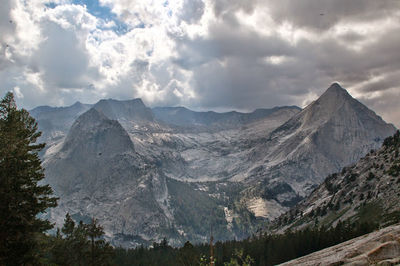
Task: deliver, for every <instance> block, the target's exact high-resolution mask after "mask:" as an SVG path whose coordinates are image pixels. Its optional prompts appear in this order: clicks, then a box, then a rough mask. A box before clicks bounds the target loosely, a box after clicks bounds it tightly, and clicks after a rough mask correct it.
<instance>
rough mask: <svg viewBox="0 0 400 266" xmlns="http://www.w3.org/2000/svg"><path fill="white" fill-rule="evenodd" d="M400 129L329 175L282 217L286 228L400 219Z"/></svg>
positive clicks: (279, 224)
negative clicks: (351, 162) (353, 161)
mask: <svg viewBox="0 0 400 266" xmlns="http://www.w3.org/2000/svg"><path fill="white" fill-rule="evenodd" d="M399 154H400V131H397V132H396V134H395V135H394V136H392V137H388V138H387V139H385V141H384V142H383V145H382V147H381V148H380V149H378V150H371V151H370V152H369V153H368V154H367V155H366V156H364V157H363V158H362V159H360V160H359V161H358V162H357V163H355V164H352V165H349V166H347V167H344V168H343V169H342V171H340V172H337V173H334V174H331V175H329V176H328V177H327V178H326V179H325V181H324V182H323V183H322V184H321V185H319V186H318V187H317V188H316V189H315V190H314V191H313V192H312V193H311V194H310V195H309V196H308V197H307V198H306V199H305V200H303V201H302V202H300V203H299V204H298V205H297V206H295V207H294V208H293V209H291V210H290V211H289V212H287V213H286V214H284V215H282V216H281V217H279V219H278V220H277V221H276V225H277V226H279V227H278V228H279V230H280V231H283V230H286V229H288V228H291V229H294V230H295V229H299V228H304V227H306V226H312V225H314V224H315V223H317V224H318V225H324V226H327V227H329V226H335V225H336V224H337V223H338V222H339V221H350V222H356V221H359V222H373V223H378V224H379V225H380V226H385V225H387V224H391V223H393V222H397V221H399V220H400V197H399V195H400V155H399Z"/></svg>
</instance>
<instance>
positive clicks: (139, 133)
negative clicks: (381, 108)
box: [30, 83, 396, 247]
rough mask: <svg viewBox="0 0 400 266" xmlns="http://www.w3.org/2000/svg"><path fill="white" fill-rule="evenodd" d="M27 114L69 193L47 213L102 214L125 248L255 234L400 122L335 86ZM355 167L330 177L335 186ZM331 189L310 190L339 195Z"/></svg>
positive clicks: (111, 236)
mask: <svg viewBox="0 0 400 266" xmlns="http://www.w3.org/2000/svg"><path fill="white" fill-rule="evenodd" d="M30 113H31V115H32V116H33V117H34V118H35V119H36V120H37V121H38V124H39V129H40V130H41V131H42V132H43V135H42V137H41V141H42V142H46V143H47V146H46V149H45V150H44V152H43V153H42V154H41V156H42V159H43V164H44V167H45V169H46V170H45V174H46V182H48V183H49V184H50V185H51V186H52V188H53V190H54V191H55V194H56V195H57V196H59V197H60V200H59V204H58V207H57V208H54V209H52V210H50V211H49V213H48V215H49V218H50V219H51V220H52V221H54V222H56V223H57V225H58V226H61V225H62V223H63V219H64V217H65V213H66V212H69V213H70V214H71V216H72V217H73V218H74V219H75V220H83V221H87V220H89V219H91V217H96V218H97V219H98V220H99V223H100V224H101V225H102V226H103V227H104V229H105V232H106V237H107V239H108V240H110V241H111V242H112V243H113V244H114V245H117V246H120V245H121V246H124V247H134V246H137V245H140V244H144V245H149V244H151V243H153V242H154V241H160V240H161V239H163V238H164V237H166V238H167V239H168V240H169V242H170V244H172V245H180V244H182V243H184V242H185V241H187V240H189V241H191V242H204V241H206V240H207V239H208V237H209V234H210V230H211V228H212V232H213V234H214V237H215V238H216V239H217V240H226V239H233V238H236V239H240V238H244V237H247V236H249V235H251V234H252V233H254V232H256V230H257V229H258V228H259V227H260V226H263V225H265V223H266V222H268V221H271V220H273V219H275V218H277V217H279V216H280V215H281V214H283V213H285V212H286V211H287V210H289V208H291V207H293V206H294V205H295V204H297V203H298V202H300V201H301V200H302V199H303V198H305V197H306V196H307V195H309V194H310V193H311V192H312V191H313V190H314V189H315V188H317V187H318V185H320V184H321V183H322V182H323V180H324V178H325V177H326V176H328V175H329V174H332V173H335V172H338V171H340V170H341V169H342V168H343V167H344V166H347V165H350V164H352V163H355V162H357V161H358V160H359V159H360V158H362V157H363V156H365V155H366V154H367V153H368V152H370V150H373V149H377V148H379V147H380V146H381V145H382V142H383V140H384V139H385V138H386V137H388V136H390V135H393V134H394V133H395V130H396V129H395V127H394V126H393V125H391V124H387V123H386V122H385V121H383V120H382V119H381V118H380V117H379V116H377V115H376V114H375V113H374V112H373V111H371V110H369V109H368V108H367V107H366V106H364V105H363V104H361V103H360V102H358V101H357V100H355V99H354V98H352V97H351V95H349V94H348V92H347V91H346V90H345V89H343V88H342V87H340V85H338V84H337V83H334V84H332V85H331V86H330V87H329V88H328V89H327V90H326V91H325V93H323V94H322V95H321V96H320V97H319V98H318V99H317V100H315V101H314V102H312V103H311V104H309V105H308V106H307V107H305V108H304V109H300V108H298V107H295V106H284V107H275V108H272V109H257V110H255V111H254V112H252V113H239V112H228V113H216V112H194V111H191V110H189V109H186V108H184V107H159V108H153V109H151V108H148V107H146V106H145V105H144V104H143V102H142V101H141V100H140V99H134V100H129V101H117V100H112V99H108V100H100V101H99V102H97V103H96V104H94V105H88V104H81V103H79V102H77V103H75V104H74V105H72V106H69V107H59V108H55V107H47V106H46V107H37V108H35V109H33V110H31V111H30ZM370 156H375V155H370ZM360 167H361V166H360ZM368 167H369V166H368ZM354 169H355V168H354ZM355 170H357V169H355ZM355 170H354V171H355ZM346 171H347V172H348V173H347V172H344V173H343V174H342V175H340V178H339V179H332V178H331V179H328V181H325V182H331V181H329V180H333V181H332V182H331V183H332V186H333V187H335V188H338V187H339V185H340V184H342V183H343V182H344V181H342V179H343V180H345V178H347V177H345V176H347V175H348V174H350V172H352V171H353V170H352V169H348V170H346ZM382 171H383V170H382ZM363 173H364V172H363ZM366 173H367V172H365V178H364V179H368V176H367V174H366ZM362 175H363V176H364V174H362ZM365 182H367V181H365ZM331 183H329V185H331ZM382 186H383V185H382ZM340 187H343V188H344V185H340ZM331 189H332V188H331ZM328 190H329V188H328V187H326V189H325V186H324V187H320V188H319V189H318V190H316V191H314V194H313V195H316V196H315V197H316V198H321V200H322V199H326V200H325V201H327V200H329V199H335V197H334V196H330V197H328V195H331V194H329V191H328ZM360 193H361V192H360ZM320 194H321V196H318V195H320ZM372 196H374V195H372ZM360 197H361V194H360ZM364 197H367V195H364ZM343 200H345V198H343ZM315 201H317V199H315ZM331 201H332V200H331ZM335 202H336V201H335ZM316 204H317V203H315V205H316ZM342 205H343V204H342ZM343 206H344V205H343ZM301 211H303V212H304V213H306V212H307V211H308V210H305V209H304V210H303V209H301ZM346 211H347V212H349V213H350V210H346ZM299 213H300V211H299ZM349 215H350V214H349ZM281 217H284V216H281ZM332 221H333V220H332Z"/></svg>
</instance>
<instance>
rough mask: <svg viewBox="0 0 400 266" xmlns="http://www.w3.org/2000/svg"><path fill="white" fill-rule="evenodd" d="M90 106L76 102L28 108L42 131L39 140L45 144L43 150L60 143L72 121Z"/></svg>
mask: <svg viewBox="0 0 400 266" xmlns="http://www.w3.org/2000/svg"><path fill="white" fill-rule="evenodd" d="M90 107H91V105H90V104H82V103H80V102H76V103H75V104H73V105H71V106H68V107H50V106H39V107H36V108H34V109H32V110H30V111H29V113H30V114H31V116H32V117H34V118H35V119H36V121H37V122H38V126H39V130H40V131H41V132H42V136H41V137H40V139H39V141H40V142H45V143H46V144H47V145H46V149H45V151H46V150H48V149H49V148H51V147H52V146H55V145H57V144H58V143H60V141H62V139H63V138H64V137H65V136H66V134H67V133H68V130H69V129H70V128H71V126H72V124H73V123H74V121H75V120H76V119H77V118H78V117H79V116H80V115H81V114H83V113H84V112H86V111H87V110H89V108H90Z"/></svg>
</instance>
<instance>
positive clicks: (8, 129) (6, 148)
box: [0, 93, 57, 265]
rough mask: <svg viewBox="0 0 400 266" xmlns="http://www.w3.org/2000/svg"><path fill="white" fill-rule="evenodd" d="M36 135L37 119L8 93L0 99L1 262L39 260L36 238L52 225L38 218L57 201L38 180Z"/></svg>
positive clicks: (40, 172)
mask: <svg viewBox="0 0 400 266" xmlns="http://www.w3.org/2000/svg"><path fill="white" fill-rule="evenodd" d="M39 137H40V132H37V123H36V121H35V120H34V119H33V118H32V117H31V116H30V115H29V113H28V112H27V111H26V110H24V109H22V110H19V109H17V106H16V104H15V101H14V96H13V94H12V93H7V94H6V96H5V97H4V98H3V99H2V100H1V102H0V202H1V204H0V265H3V264H6V265H21V264H27V263H30V264H37V263H39V261H40V257H41V255H42V254H41V253H40V252H39V249H38V247H39V243H38V238H39V237H40V234H41V233H43V232H45V231H46V230H48V229H51V228H52V225H51V224H50V222H49V221H47V220H44V219H41V218H39V214H41V213H44V212H45V211H46V209H47V208H50V207H55V206H56V205H57V198H55V197H53V196H52V193H53V192H52V189H51V188H50V186H48V185H39V184H38V183H39V181H41V180H42V179H43V178H44V173H43V168H42V166H41V161H40V159H39V156H38V152H39V151H40V150H42V149H43V148H44V144H36V140H37V139H38V138H39Z"/></svg>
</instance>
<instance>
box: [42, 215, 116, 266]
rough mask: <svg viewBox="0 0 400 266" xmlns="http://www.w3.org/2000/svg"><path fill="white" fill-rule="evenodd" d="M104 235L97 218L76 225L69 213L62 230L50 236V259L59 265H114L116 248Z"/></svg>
mask: <svg viewBox="0 0 400 266" xmlns="http://www.w3.org/2000/svg"><path fill="white" fill-rule="evenodd" d="M103 236H104V231H103V228H102V227H101V226H99V225H98V224H97V220H96V219H92V221H91V222H90V223H89V224H84V223H83V222H82V221H81V222H79V223H78V225H76V224H75V222H74V221H73V220H72V218H71V216H70V215H69V214H68V213H67V215H66V216H65V220H64V226H63V228H62V229H61V232H60V230H58V231H57V234H56V236H55V237H51V238H50V239H51V240H50V243H51V244H50V245H51V248H50V249H49V251H48V253H49V254H48V256H49V261H50V262H53V263H55V264H57V265H112V258H113V256H114V250H113V248H112V247H111V246H110V244H109V243H107V242H105V241H104V239H103Z"/></svg>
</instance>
